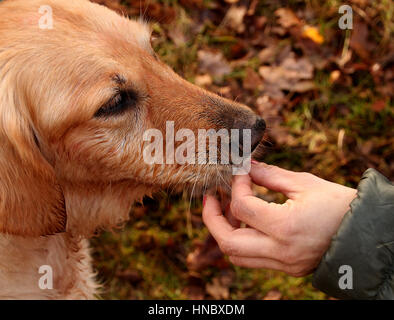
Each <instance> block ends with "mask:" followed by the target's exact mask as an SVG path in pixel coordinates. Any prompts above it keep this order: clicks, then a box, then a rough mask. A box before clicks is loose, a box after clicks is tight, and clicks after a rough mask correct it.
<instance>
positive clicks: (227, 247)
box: [218, 239, 236, 256]
mask: <svg viewBox="0 0 394 320" xmlns="http://www.w3.org/2000/svg"><path fill="white" fill-rule="evenodd" d="M218 245H219V248H220V250H221V251H222V252H223V253H224V254H227V255H229V256H231V255H235V254H236V249H235V246H234V243H233V242H232V241H231V240H228V239H222V240H221V241H219V242H218Z"/></svg>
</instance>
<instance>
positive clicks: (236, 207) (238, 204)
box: [230, 198, 244, 218]
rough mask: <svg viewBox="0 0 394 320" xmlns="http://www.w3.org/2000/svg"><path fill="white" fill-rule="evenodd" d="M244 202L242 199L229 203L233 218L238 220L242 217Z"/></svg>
mask: <svg viewBox="0 0 394 320" xmlns="http://www.w3.org/2000/svg"><path fill="white" fill-rule="evenodd" d="M243 207H244V200H243V199H242V198H240V199H235V200H233V201H231V204H230V210H231V213H232V214H233V216H234V217H236V218H238V217H240V216H241V215H242V208H243Z"/></svg>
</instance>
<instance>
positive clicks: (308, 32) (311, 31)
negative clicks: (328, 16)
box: [302, 25, 324, 44]
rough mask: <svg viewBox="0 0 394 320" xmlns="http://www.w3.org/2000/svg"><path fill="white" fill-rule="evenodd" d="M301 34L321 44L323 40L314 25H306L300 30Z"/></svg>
mask: <svg viewBox="0 0 394 320" xmlns="http://www.w3.org/2000/svg"><path fill="white" fill-rule="evenodd" d="M302 36H303V37H305V38H309V39H311V40H312V41H313V42H316V43H318V44H322V43H323V42H324V37H323V36H322V35H321V34H320V32H319V30H318V29H317V28H316V27H311V26H308V25H306V26H305V27H304V30H303V32H302Z"/></svg>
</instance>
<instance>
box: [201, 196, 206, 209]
mask: <svg viewBox="0 0 394 320" xmlns="http://www.w3.org/2000/svg"><path fill="white" fill-rule="evenodd" d="M206 201H207V196H204V197H203V198H202V207H203V208H204V207H205V202H206Z"/></svg>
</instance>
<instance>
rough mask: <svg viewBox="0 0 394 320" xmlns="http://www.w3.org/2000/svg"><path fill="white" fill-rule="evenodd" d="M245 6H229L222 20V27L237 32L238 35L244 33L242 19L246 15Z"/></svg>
mask: <svg viewBox="0 0 394 320" xmlns="http://www.w3.org/2000/svg"><path fill="white" fill-rule="evenodd" d="M246 11H247V9H246V7H245V6H235V5H234V6H231V7H230V9H228V11H227V13H226V16H225V17H224V20H223V25H225V26H228V27H229V28H231V29H233V30H235V31H237V32H238V33H242V32H244V31H245V25H244V23H243V21H244V17H245V14H246Z"/></svg>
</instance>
